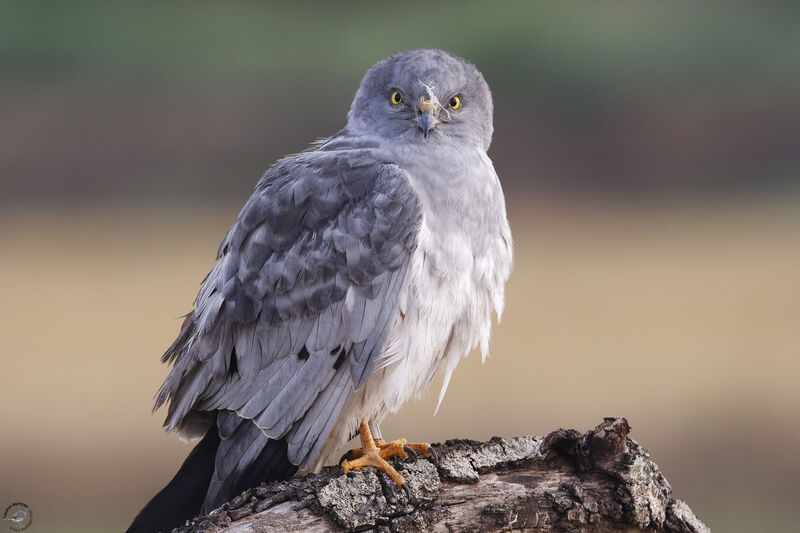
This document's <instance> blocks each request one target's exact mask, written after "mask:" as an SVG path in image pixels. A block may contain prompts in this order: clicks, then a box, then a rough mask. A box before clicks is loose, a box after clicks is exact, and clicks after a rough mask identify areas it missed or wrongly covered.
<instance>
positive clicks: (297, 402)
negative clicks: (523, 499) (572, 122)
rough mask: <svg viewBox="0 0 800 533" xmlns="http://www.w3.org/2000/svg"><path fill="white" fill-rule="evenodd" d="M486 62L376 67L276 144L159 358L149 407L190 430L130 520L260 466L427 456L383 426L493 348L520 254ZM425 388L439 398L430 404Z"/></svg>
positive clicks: (399, 59)
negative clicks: (344, 105)
mask: <svg viewBox="0 0 800 533" xmlns="http://www.w3.org/2000/svg"><path fill="white" fill-rule="evenodd" d="M493 131H494V126H493V102H492V95H491V91H490V89H489V86H488V84H487V82H486V80H485V79H484V76H483V75H482V74H481V72H480V71H479V70H478V69H477V67H475V66H474V65H473V64H472V63H470V62H468V61H467V60H465V59H463V58H461V57H458V56H455V55H453V54H450V53H448V52H446V51H444V50H440V49H432V48H423V49H416V50H409V51H404V52H399V53H395V54H393V55H391V56H389V57H387V58H385V59H383V60H381V61H380V62H378V63H376V64H375V65H373V66H372V67H371V68H369V69H368V70H367V72H366V74H365V75H364V77H363V79H362V81H361V84H360V86H359V87H358V90H357V91H356V93H355V97H354V98H353V101H352V104H351V106H350V110H349V112H348V113H347V122H346V125H345V126H344V128H343V129H341V130H340V131H339V132H338V133H336V134H335V135H333V136H331V137H329V138H326V139H321V140H319V141H317V142H315V143H313V144H312V145H311V146H310V147H309V148H308V149H306V150H305V151H303V152H299V153H296V154H294V155H290V156H287V157H285V158H283V159H280V160H279V161H278V162H277V163H275V164H274V165H273V166H272V167H270V168H269V169H268V170H267V171H266V172H265V174H264V175H263V176H262V178H261V179H260V180H259V181H258V183H257V185H256V186H255V190H254V192H253V193H252V195H251V196H250V198H249V199H248V200H247V202H246V203H245V205H244V207H243V208H242V210H241V212H240V213H239V215H238V216H237V218H236V220H235V222H234V223H233V225H232V226H231V227H230V229H229V230H228V232H227V234H226V235H225V237H224V239H223V241H222V243H221V245H220V247H219V250H218V253H217V263H216V264H215V266H213V268H212V270H211V271H210V273H209V274H208V276H207V277H206V278H205V280H204V282H203V284H202V286H201V288H200V290H199V293H198V296H197V299H196V300H195V304H194V308H193V310H192V311H191V312H190V313H189V314H188V315H187V316H186V318H185V320H184V322H183V325H182V327H181V330H180V333H179V334H178V336H177V338H176V340H175V341H174V343H173V344H172V345H171V346H170V347H169V349H168V350H167V351H166V353H165V354H164V355H163V356H162V361H163V362H165V363H168V364H171V365H172V366H171V370H170V372H169V374H168V376H167V378H166V379H165V381H164V383H163V385H162V386H161V388H160V390H159V392H158V394H157V399H156V402H155V407H154V410H155V409H157V408H159V407H161V406H163V405H168V409H167V416H166V420H165V422H164V427H165V429H166V430H167V431H174V432H176V433H177V434H178V436H179V437H180V438H182V439H184V440H192V439H197V438H200V439H201V440H200V442H199V443H198V444H197V445H196V447H195V448H194V449H193V450H192V452H191V453H190V454H189V456H188V457H187V459H186V460H185V462H184V463H183V465H182V466H181V468H180V469H179V470H178V473H177V474H176V475H175V477H174V478H173V479H172V481H170V482H169V484H168V485H167V486H166V487H165V488H164V489H162V490H161V491H160V492H159V493H158V494H156V496H154V497H153V498H152V500H151V501H150V502H149V503H148V504H147V505H146V506H145V507H144V508H143V509H142V510H141V511H140V513H139V514H138V515H137V517H136V518H135V519H134V521H133V523H132V524H131V526H130V528H129V529H128V533H137V532H151V531H160V530H169V529H171V528H172V527H175V526H177V525H180V524H182V523H183V522H184V521H185V520H186V519H188V518H192V517H193V516H195V515H197V514H200V513H207V512H209V511H211V510H213V509H215V508H217V507H219V506H221V505H222V504H223V503H225V502H226V501H228V500H229V499H231V498H232V497H233V496H235V495H236V494H238V493H239V492H241V491H243V490H245V489H247V488H249V487H251V486H254V485H257V484H258V483H260V482H262V481H272V480H283V479H288V478H289V477H291V476H293V475H294V474H295V473H297V472H298V471H300V472H317V471H319V470H320V468H321V467H322V466H324V465H327V464H331V463H333V462H335V459H336V457H337V456H338V455H339V454H340V453H341V451H342V447H343V446H344V445H345V444H346V443H347V441H348V440H350V439H351V438H352V437H354V436H356V435H357V434H358V435H360V438H361V444H362V447H361V448H360V449H356V450H351V451H350V452H348V453H346V454H345V457H344V458H343V459H344V462H343V463H341V464H342V470H343V471H344V472H347V471H350V470H357V469H359V468H363V467H368V466H372V467H376V468H377V469H379V470H381V471H383V472H385V473H386V474H387V475H389V476H390V477H391V479H392V480H394V481H395V483H396V484H397V486H398V487H400V488H405V489H406V490H407V487H405V482H404V480H403V478H402V476H401V475H400V474H399V473H397V471H396V470H394V468H393V467H392V466H391V465H390V464H389V463H388V462H387V461H386V459H388V458H390V457H393V456H400V457H405V456H407V455H408V454H409V453H417V452H421V453H423V454H424V455H426V456H428V455H430V453H431V448H430V445H429V444H427V443H408V442H407V441H406V440H405V439H398V440H395V441H391V442H386V441H385V440H383V439H382V434H381V430H380V424H381V422H382V421H383V420H384V418H385V417H386V416H387V415H388V414H390V413H395V412H397V411H398V410H399V409H400V407H401V406H402V405H403V404H404V403H405V402H406V401H407V400H409V399H411V398H412V397H415V398H419V397H420V396H421V395H422V393H423V392H424V391H425V390H426V389H427V388H428V386H429V385H430V383H431V381H432V380H433V378H434V376H435V375H436V374H437V371H439V370H440V369H441V370H442V373H443V376H444V379H443V385H442V389H441V391H440V393H439V398H438V399H439V404H438V405H441V402H442V398H443V397H444V393H445V391H446V390H447V386H448V384H449V382H450V378H451V376H452V374H453V371H454V370H455V368H456V365H457V364H458V362H459V361H460V360H461V359H462V358H463V357H465V356H466V355H468V354H469V353H470V352H471V351H472V350H474V349H480V351H481V352H482V358H483V360H484V361H485V359H486V357H487V355H488V346H489V337H490V332H491V327H492V319H493V318H492V317H493V316H495V315H496V317H497V319H498V320H499V318H500V316H501V314H502V311H503V306H504V290H505V284H506V281H507V280H508V278H509V276H510V273H511V269H512V256H513V244H512V238H511V230H510V227H509V223H508V219H507V216H506V204H505V197H504V195H503V190H502V186H501V184H500V180H499V178H498V176H497V173H496V171H495V169H494V166H493V163H492V161H491V159H490V158H489V156H488V155H487V151H488V149H489V146H490V143H491V140H492V135H493ZM438 405H437V408H436V409H437V411H438V408H439V407H438Z"/></svg>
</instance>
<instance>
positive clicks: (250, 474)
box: [126, 420, 297, 533]
mask: <svg viewBox="0 0 800 533" xmlns="http://www.w3.org/2000/svg"><path fill="white" fill-rule="evenodd" d="M245 422H246V425H247V426H250V425H251V424H250V423H249V420H248V421H245ZM254 427H255V426H254ZM248 429H249V428H248ZM258 433H260V431H258ZM226 440H228V439H226ZM265 440H266V446H264V448H263V449H262V450H261V453H259V454H258V456H257V457H256V458H255V460H254V461H248V462H249V463H250V464H249V467H248V468H246V469H245V470H244V471H243V472H238V473H237V474H238V475H231V473H228V475H225V478H226V479H225V481H226V483H225V487H224V489H223V490H221V491H219V490H218V491H215V493H216V494H215V495H216V497H213V496H212V500H216V501H214V502H207V503H215V504H218V505H221V504H222V503H224V502H226V501H227V500H229V499H231V498H232V497H233V496H235V495H237V494H238V493H240V492H241V491H243V490H245V489H248V488H250V487H252V486H255V485H257V484H258V483H260V482H261V481H270V480H279V479H288V478H290V477H291V476H292V475H294V473H295V472H296V471H297V467H296V466H294V465H292V464H291V463H290V462H289V460H288V458H287V457H286V441H285V440H284V439H280V440H277V441H274V440H268V439H265ZM226 444H228V443H226ZM228 448H229V446H223V447H222V448H220V436H219V431H218V429H217V425H216V424H214V425H213V426H211V428H209V430H208V432H207V433H206V435H205V437H203V440H201V441H200V442H199V443H198V444H197V446H195V447H194V449H193V450H192V452H191V453H190V454H189V456H188V457H187V458H186V460H185V461H184V462H183V465H181V468H180V470H178V473H177V474H175V477H174V478H172V481H170V482H169V483H168V484H167V486H166V487H164V488H163V489H161V491H159V493H158V494H156V495H155V496H153V499H151V500H150V501H149V502H148V503H147V505H145V506H144V508H143V509H142V510H141V511H139V514H138V515H136V518H134V520H133V523H132V524H131V525H130V527H129V528H128V530H127V531H126V533H159V532H163V533H168V532H169V531H172V530H173V529H174V528H176V527H178V526H181V525H183V524H184V522H185V521H186V520H189V519H191V518H193V517H195V516H197V515H199V514H200V513H201V511H203V503H204V502H205V500H206V498H207V496H208V490H209V485H210V484H211V482H212V476H213V475H214V470H215V465H216V461H217V457H216V456H217V453H218V452H220V453H222V454H226V452H232V451H233V450H229V449H228ZM234 453H235V452H234ZM226 455H227V454H226ZM219 459H220V460H222V461H223V462H224V460H225V459H226V457H220V458H219ZM219 474H220V473H218V475H219ZM223 475H224V474H223ZM207 506H208V505H207ZM207 510H208V509H207Z"/></svg>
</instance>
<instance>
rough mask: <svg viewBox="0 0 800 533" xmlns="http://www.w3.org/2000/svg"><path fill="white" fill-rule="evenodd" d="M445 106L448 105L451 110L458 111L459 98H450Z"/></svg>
mask: <svg viewBox="0 0 800 533" xmlns="http://www.w3.org/2000/svg"><path fill="white" fill-rule="evenodd" d="M447 105H449V106H450V107H451V108H452V109H458V108H459V107H461V97H460V96H454V97H452V98H451V99H450V101H449V102H447Z"/></svg>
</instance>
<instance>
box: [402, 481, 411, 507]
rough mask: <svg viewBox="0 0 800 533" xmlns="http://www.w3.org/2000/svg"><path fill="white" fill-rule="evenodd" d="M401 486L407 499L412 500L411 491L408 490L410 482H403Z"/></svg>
mask: <svg viewBox="0 0 800 533" xmlns="http://www.w3.org/2000/svg"><path fill="white" fill-rule="evenodd" d="M400 488H401V489H403V492H405V493H406V499H408V501H409V502H411V491H410V490H408V484H407V483H403V484H402V485H400Z"/></svg>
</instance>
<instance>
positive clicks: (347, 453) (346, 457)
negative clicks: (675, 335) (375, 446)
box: [339, 450, 350, 466]
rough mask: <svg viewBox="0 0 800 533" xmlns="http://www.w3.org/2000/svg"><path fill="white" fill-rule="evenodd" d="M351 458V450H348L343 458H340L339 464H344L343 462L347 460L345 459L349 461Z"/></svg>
mask: <svg viewBox="0 0 800 533" xmlns="http://www.w3.org/2000/svg"><path fill="white" fill-rule="evenodd" d="M349 460H350V450H347V451H346V452H345V453H344V455H343V456H342V458H341V459H339V466H342V463H343V462H345V461H349Z"/></svg>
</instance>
